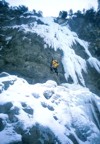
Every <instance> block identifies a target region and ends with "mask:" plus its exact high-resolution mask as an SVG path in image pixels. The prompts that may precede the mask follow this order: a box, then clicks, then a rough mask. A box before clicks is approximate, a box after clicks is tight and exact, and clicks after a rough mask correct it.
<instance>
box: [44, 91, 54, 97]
mask: <svg viewBox="0 0 100 144" xmlns="http://www.w3.org/2000/svg"><path fill="white" fill-rule="evenodd" d="M53 94H54V92H53V91H51V90H46V91H44V93H43V95H44V97H45V98H46V99H50V98H51V97H52V95H53Z"/></svg>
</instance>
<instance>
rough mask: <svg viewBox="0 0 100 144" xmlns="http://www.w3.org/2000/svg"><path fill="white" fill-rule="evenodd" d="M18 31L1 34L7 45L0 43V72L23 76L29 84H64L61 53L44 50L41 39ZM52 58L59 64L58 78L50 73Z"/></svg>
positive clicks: (9, 30) (8, 30)
mask: <svg viewBox="0 0 100 144" xmlns="http://www.w3.org/2000/svg"><path fill="white" fill-rule="evenodd" d="M18 30H19V29H10V28H8V29H7V30H6V31H4V30H2V34H3V35H6V36H7V37H8V38H11V40H10V39H9V42H8V44H7V43H6V41H5V39H6V38H5V37H4V44H3V42H2V45H3V47H5V48H3V49H2V50H1V54H2V55H1V57H0V67H1V71H7V72H9V73H15V74H18V75H20V76H23V77H24V78H26V79H27V80H28V81H29V82H31V83H36V82H45V81H46V80H47V79H54V80H56V81H57V82H58V83H59V82H60V83H61V82H65V78H64V70H63V66H62V64H61V59H62V52H61V51H60V50H57V51H54V50H53V49H51V48H45V47H44V42H43V39H42V38H40V37H39V36H38V35H36V34H33V33H31V32H28V33H24V31H23V30H22V31H18ZM52 57H54V58H56V59H57V60H58V61H59V63H60V67H59V70H58V71H59V77H57V76H56V74H55V73H51V71H50V62H51V60H52Z"/></svg>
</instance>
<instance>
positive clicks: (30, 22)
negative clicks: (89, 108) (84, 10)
mask: <svg viewBox="0 0 100 144" xmlns="http://www.w3.org/2000/svg"><path fill="white" fill-rule="evenodd" d="M0 4H1V3H0ZM1 6H2V5H1ZM2 7H3V8H2V9H1V13H2V14H1V15H0V19H1V21H0V27H1V29H0V72H3V71H6V72H9V73H10V74H17V75H18V76H20V77H23V78H25V79H26V80H27V81H28V82H29V83H38V82H45V81H47V80H49V79H51V80H55V81H56V82H57V83H58V84H61V83H64V82H69V83H73V80H72V78H71V76H69V77H68V79H67V80H66V79H65V76H64V75H65V69H64V68H63V66H64V65H63V64H62V59H63V55H64V53H63V51H62V50H61V47H62V44H59V45H58V49H57V50H54V45H53V44H52V45H49V42H48V44H47V43H46V42H45V40H44V39H43V38H44V37H41V36H40V35H39V34H38V33H36V32H34V33H33V32H32V31H34V29H33V28H34V27H35V26H36V25H40V26H42V25H44V26H45V27H46V26H47V25H48V24H47V23H44V22H43V21H42V20H41V18H40V16H41V15H39V14H36V13H29V12H23V13H22V14H20V13H21V12H20V11H19V10H18V11H17V14H16V15H14V14H13V13H11V11H12V9H9V8H8V6H7V5H6V4H5V7H4V5H3V6H2ZM4 11H5V13H4ZM14 12H16V11H14ZM4 16H5V19H4ZM54 21H55V22H57V20H56V18H55V19H54ZM59 22H60V23H59ZM59 22H58V23H59V24H61V25H62V26H67V25H66V24H67V23H68V24H69V26H70V28H71V30H72V31H75V32H76V33H77V34H78V36H79V37H80V38H81V39H83V40H86V41H88V42H89V44H90V45H89V50H90V51H91V54H92V56H94V57H96V58H97V59H98V60H100V50H99V46H100V40H99V39H98V37H99V36H100V33H99V26H94V25H93V24H92V23H91V22H88V21H85V19H84V17H73V18H72V19H69V20H68V21H67V20H64V19H63V20H62V19H59ZM25 25H27V26H28V27H29V28H30V31H27V27H25ZM24 28H25V29H24ZM31 30H32V31H31ZM40 30H41V29H40ZM49 30H51V29H49ZM87 31H88V33H87ZM44 33H46V34H48V29H45V31H44ZM51 34H52V33H51ZM59 35H60V34H58V33H56V34H55V36H54V37H56V39H58V38H59ZM66 35H67V34H66ZM57 36H58V37H57ZM68 36H69V35H68ZM45 39H46V38H45ZM46 40H48V38H47V39H46ZM62 42H63V37H62ZM55 45H56V44H55ZM71 49H73V50H74V52H75V53H76V54H77V55H78V56H80V57H81V58H83V59H84V60H86V64H87V66H88V67H87V74H86V73H84V72H82V73H83V74H82V75H83V76H84V81H85V84H86V86H87V87H88V88H89V89H91V91H93V92H94V93H97V94H100V86H99V85H100V73H98V72H97V71H96V70H94V68H92V67H90V64H89V62H88V58H89V56H88V55H87V53H86V52H85V51H84V49H83V47H82V46H81V45H80V44H79V43H77V42H76V43H73V45H72V47H71ZM52 58H55V59H57V60H58V62H59V68H58V73H59V75H58V76H57V75H56V73H54V72H51V71H50V62H51V59H52ZM76 75H77V74H76ZM76 77H78V76H76ZM78 82H79V83H80V84H82V83H81V82H80V80H79V78H78ZM8 83H9V82H8ZM7 87H9V85H8V84H7ZM7 87H6V88H7Z"/></svg>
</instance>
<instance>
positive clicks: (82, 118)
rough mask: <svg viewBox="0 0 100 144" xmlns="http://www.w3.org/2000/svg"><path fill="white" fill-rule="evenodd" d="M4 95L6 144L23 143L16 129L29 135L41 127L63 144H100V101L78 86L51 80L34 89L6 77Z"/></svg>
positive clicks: (1, 78)
mask: <svg viewBox="0 0 100 144" xmlns="http://www.w3.org/2000/svg"><path fill="white" fill-rule="evenodd" d="M0 93H1V94H0V125H1V126H0V140H1V141H2V144H10V143H14V142H19V143H20V142H21V141H22V135H21V132H20V133H18V132H17V131H16V129H15V128H16V127H17V126H18V125H19V127H20V129H22V130H23V131H25V130H26V131H27V133H28V131H29V129H30V128H32V127H33V126H34V125H36V124H37V123H38V124H40V125H42V126H43V127H48V128H50V130H51V131H52V132H53V133H54V135H55V137H56V138H57V139H58V141H59V142H60V143H61V144H83V143H85V144H99V142H100V98H99V97H97V96H96V95H95V94H93V93H91V92H90V91H89V89H87V88H84V87H82V86H80V85H76V84H67V83H65V84H61V85H57V83H56V82H54V81H51V80H48V81H47V82H46V83H43V84H41V83H37V84H35V85H30V84H28V83H27V82H26V81H25V80H24V79H21V78H18V77H17V76H14V75H8V74H6V73H3V74H1V75H0ZM30 135H31V134H30ZM33 137H34V136H33ZM40 139H42V137H40ZM44 139H45V140H47V139H48V137H46V136H45V138H44ZM33 141H34V138H33ZM41 141H42V143H44V142H43V140H41ZM73 141H74V142H75V143H74V142H73ZM57 143H58V142H57V141H56V142H55V144H57ZM33 144H34V142H33Z"/></svg>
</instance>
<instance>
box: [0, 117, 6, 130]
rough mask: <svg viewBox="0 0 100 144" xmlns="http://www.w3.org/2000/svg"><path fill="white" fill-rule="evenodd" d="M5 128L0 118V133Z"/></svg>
mask: <svg viewBox="0 0 100 144" xmlns="http://www.w3.org/2000/svg"><path fill="white" fill-rule="evenodd" d="M4 128H5V123H4V121H3V119H2V118H0V131H2V130H3V129H4Z"/></svg>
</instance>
